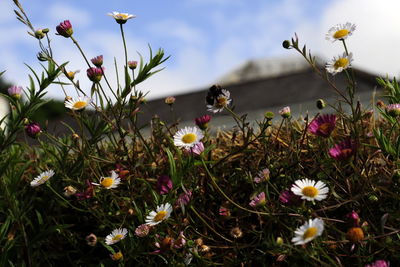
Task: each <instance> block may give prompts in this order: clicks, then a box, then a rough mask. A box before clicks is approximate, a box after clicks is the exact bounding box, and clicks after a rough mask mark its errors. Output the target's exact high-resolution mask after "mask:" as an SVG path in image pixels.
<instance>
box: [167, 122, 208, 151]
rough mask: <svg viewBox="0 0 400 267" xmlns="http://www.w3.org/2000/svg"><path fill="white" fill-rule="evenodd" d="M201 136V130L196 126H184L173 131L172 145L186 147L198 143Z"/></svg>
mask: <svg viewBox="0 0 400 267" xmlns="http://www.w3.org/2000/svg"><path fill="white" fill-rule="evenodd" d="M203 137H204V135H203V132H202V131H201V130H200V129H199V128H198V127H196V126H194V127H185V128H183V129H180V130H179V131H178V132H176V133H175V135H174V145H175V146H178V147H183V148H186V149H188V148H191V147H193V146H194V145H196V144H197V143H199V142H200V140H201V139H202V138H203Z"/></svg>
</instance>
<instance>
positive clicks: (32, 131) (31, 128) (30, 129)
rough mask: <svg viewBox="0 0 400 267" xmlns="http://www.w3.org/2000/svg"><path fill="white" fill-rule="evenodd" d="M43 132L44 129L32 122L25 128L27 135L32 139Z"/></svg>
mask: <svg viewBox="0 0 400 267" xmlns="http://www.w3.org/2000/svg"><path fill="white" fill-rule="evenodd" d="M41 131H42V129H41V128H40V125H39V123H37V122H31V123H29V124H28V125H26V126H25V132H26V134H27V135H28V136H30V137H32V138H36V137H37V136H38V135H39V134H40V132H41Z"/></svg>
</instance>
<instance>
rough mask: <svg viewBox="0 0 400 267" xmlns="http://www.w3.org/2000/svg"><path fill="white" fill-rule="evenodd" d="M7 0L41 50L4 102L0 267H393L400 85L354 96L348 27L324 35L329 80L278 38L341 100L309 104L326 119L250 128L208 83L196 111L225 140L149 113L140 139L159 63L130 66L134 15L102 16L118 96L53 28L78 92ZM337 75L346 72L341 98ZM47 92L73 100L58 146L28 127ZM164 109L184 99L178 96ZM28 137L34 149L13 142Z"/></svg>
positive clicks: (67, 31) (155, 58)
mask: <svg viewBox="0 0 400 267" xmlns="http://www.w3.org/2000/svg"><path fill="white" fill-rule="evenodd" d="M14 3H15V5H16V10H15V13H16V15H17V18H18V20H20V21H21V22H22V23H24V24H25V25H26V26H27V27H28V28H29V30H30V31H29V33H30V34H31V35H32V36H33V37H34V38H36V39H37V40H38V44H39V47H40V49H41V51H40V53H39V54H38V59H39V60H40V61H41V62H42V63H43V68H44V71H43V72H42V73H41V74H39V73H37V71H35V70H33V69H32V68H31V69H30V70H31V74H30V75H29V80H30V86H29V87H28V88H26V89H23V88H21V87H18V86H12V87H10V88H9V90H8V94H4V97H7V99H8V100H9V101H10V105H11V107H12V108H11V113H10V115H9V116H8V118H7V119H6V121H5V122H6V125H7V126H6V127H5V129H3V130H1V131H0V178H1V179H0V181H1V182H0V251H1V253H0V266H56V265H59V266H112V265H119V266H152V265H153V266H158V265H164V264H165V265H171V266H185V265H193V266H197V265H198V266H201V265H213V266H214V265H216V266H218V265H227V266H365V265H367V264H369V265H367V266H389V262H390V263H391V265H392V266H396V265H397V264H400V258H399V256H398V254H397V253H396V252H397V251H398V250H399V246H400V240H399V233H400V228H399V221H400V213H399V208H400V207H399V206H400V198H399V196H400V195H399V193H400V184H399V178H400V161H399V155H400V135H399V128H400V127H399V118H400V104H399V103H400V88H399V84H398V83H397V81H396V80H389V79H378V82H379V84H380V85H381V86H382V87H383V89H384V90H385V95H384V99H383V101H379V102H378V103H377V104H376V106H375V109H374V110H365V109H364V108H363V107H362V105H361V104H360V103H359V102H357V101H355V94H356V92H357V83H356V77H355V76H354V73H353V71H352V69H351V62H352V60H353V58H352V57H353V56H352V54H351V53H349V52H348V49H347V46H346V41H347V39H348V38H351V35H352V33H353V32H354V31H355V26H354V25H352V24H350V23H347V24H345V25H337V26H335V27H333V28H332V29H331V30H330V31H329V32H328V35H327V38H328V39H329V40H331V41H334V42H335V41H337V42H336V43H335V45H337V44H338V43H339V44H340V43H342V44H343V47H344V53H343V55H340V56H338V57H335V58H333V60H332V61H331V62H328V64H327V66H326V69H324V70H321V69H320V68H319V67H318V66H317V65H316V64H315V59H314V58H313V56H312V55H311V54H310V52H309V51H308V50H307V49H306V47H305V46H304V47H302V48H301V47H300V46H299V40H298V37H297V36H295V37H294V38H293V39H291V40H290V41H285V42H284V43H283V46H284V48H287V49H292V50H295V51H297V52H299V53H301V54H302V55H303V56H304V58H305V60H307V61H308V62H309V63H310V66H311V67H312V68H313V69H314V70H315V71H316V72H317V73H318V74H319V75H320V76H321V78H322V79H325V80H326V81H327V83H328V84H329V85H330V86H331V88H332V90H335V91H336V92H337V93H338V96H339V97H340V100H339V101H338V102H336V103H325V102H324V101H323V100H318V101H317V106H318V107H319V108H320V112H321V113H323V112H324V108H325V106H326V105H329V106H330V107H331V108H333V109H334V110H335V113H334V114H320V113H318V114H315V115H313V116H310V117H305V118H301V119H294V118H292V116H291V114H290V108H289V107H285V108H283V109H282V110H280V111H279V115H280V116H281V118H278V119H277V118H275V119H274V114H273V113H272V112H266V113H265V116H264V117H263V118H260V119H259V121H257V122H255V123H250V122H248V121H247V120H246V116H245V115H239V114H236V113H235V111H234V109H233V108H232V106H231V98H230V92H229V91H227V90H226V89H223V88H221V87H220V86H218V85H215V86H213V87H211V88H210V90H209V91H208V93H207V96H206V99H205V100H206V104H205V113H206V109H207V110H208V111H209V112H212V113H217V112H226V113H228V114H230V115H231V117H232V120H234V121H235V123H236V124H237V125H236V126H235V127H234V128H233V129H232V130H230V131H220V132H218V133H216V134H211V132H212V131H211V130H212V129H210V124H209V122H210V120H212V118H211V116H209V115H205V116H203V117H200V118H196V119H195V118H194V119H195V121H194V124H193V126H192V127H185V128H181V127H180V126H179V122H174V123H173V124H167V123H165V122H163V121H160V119H159V118H154V119H153V120H152V121H151V122H149V126H148V127H149V129H150V134H149V135H148V136H144V135H143V130H142V128H143V125H138V123H137V119H138V117H139V116H141V111H140V110H141V107H142V106H143V105H145V101H144V97H145V94H144V93H143V92H140V91H138V90H137V89H136V85H137V84H139V83H140V82H142V81H144V80H146V79H147V78H149V77H150V76H151V75H153V74H155V73H157V72H158V71H159V70H160V65H161V64H162V63H163V62H165V61H166V60H167V57H165V56H164V52H163V50H161V49H160V50H158V51H157V52H156V53H155V54H153V53H152V51H151V49H150V56H149V61H148V62H147V63H145V61H144V60H143V59H141V60H140V61H139V62H136V61H128V51H127V46H126V44H125V38H124V31H123V29H124V28H123V27H124V25H125V23H126V22H127V21H128V20H129V19H131V18H134V16H133V15H129V14H125V13H118V12H114V13H111V14H110V16H112V17H113V18H114V19H115V21H116V22H117V24H118V26H119V27H120V31H121V36H122V41H123V47H124V51H125V59H124V60H125V61H124V65H123V68H122V70H123V77H122V78H121V79H119V81H121V82H122V85H120V86H119V87H118V88H113V87H112V86H111V85H110V83H109V81H108V79H107V71H106V70H105V69H104V68H103V67H102V64H103V57H102V56H97V57H94V58H93V59H92V60H90V61H89V60H88V59H87V56H86V55H85V53H84V52H83V49H82V48H81V47H80V46H79V43H78V41H77V40H76V39H74V37H73V31H74V30H79V29H75V28H73V27H72V24H71V22H70V21H64V22H62V23H60V25H58V26H57V28H56V30H57V33H58V35H60V37H58V38H66V41H72V42H71V45H75V46H76V47H77V49H78V50H79V51H80V52H81V54H82V56H83V57H84V59H85V61H86V63H87V65H88V66H87V67H88V69H87V76H88V78H89V79H90V80H91V81H92V82H93V86H92V88H91V93H90V95H87V94H85V92H84V90H82V89H81V88H80V85H79V82H78V81H76V80H75V77H74V73H73V72H71V71H68V63H59V62H56V61H55V59H54V57H53V53H54V50H53V48H52V46H51V41H50V38H49V34H50V31H49V29H36V28H35V27H34V26H33V25H32V24H31V22H30V21H29V19H28V16H27V14H26V13H25V11H24V10H23V8H22V6H21V5H20V3H19V2H18V0H14ZM332 75H345V76H346V78H347V81H348V86H347V88H337V87H336V85H335V84H334V82H333V80H332V79H331V77H332ZM50 84H58V85H59V86H61V87H65V86H72V87H73V88H75V90H76V96H69V95H66V96H65V97H66V100H65V108H66V110H68V114H69V116H71V117H72V118H74V120H75V121H76V125H77V127H72V126H68V125H67V127H68V128H69V129H70V133H69V134H66V135H64V136H55V135H52V134H50V133H49V132H47V131H46V129H45V128H44V127H43V125H41V124H39V123H38V122H37V121H35V120H34V119H33V118H34V117H33V116H34V114H35V111H36V110H37V109H39V108H40V107H41V106H42V105H44V104H46V102H47V100H45V99H44V97H45V94H46V88H47V87H48V86H49V85H50ZM105 89H107V90H109V91H110V92H111V93H112V94H111V95H110V94H108V93H106V90H105ZM23 94H24V95H25V97H21V96H22V95H23ZM199 101H200V100H199ZM201 101H202V100H201ZM237 101H240V100H237ZM166 104H167V105H171V106H172V105H179V103H178V102H176V103H175V99H174V98H173V97H169V98H167V99H166ZM343 106H348V107H349V108H350V112H344V111H343V109H342V107H343ZM22 132H23V133H24V134H25V135H26V137H27V138H34V139H36V140H37V142H38V143H39V145H37V146H30V145H28V144H26V143H24V142H22V141H16V140H17V136H18V135H19V134H20V133H22Z"/></svg>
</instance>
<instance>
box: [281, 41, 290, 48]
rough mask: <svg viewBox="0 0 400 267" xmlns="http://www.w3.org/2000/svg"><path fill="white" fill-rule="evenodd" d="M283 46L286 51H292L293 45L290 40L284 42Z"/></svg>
mask: <svg viewBox="0 0 400 267" xmlns="http://www.w3.org/2000/svg"><path fill="white" fill-rule="evenodd" d="M282 46H283V48H285V49H290V46H291V43H290V41H289V40H285V41H283V42H282Z"/></svg>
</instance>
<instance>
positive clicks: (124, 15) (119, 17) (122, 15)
mask: <svg viewBox="0 0 400 267" xmlns="http://www.w3.org/2000/svg"><path fill="white" fill-rule="evenodd" d="M117 17H118V19H122V20H127V19H128V14H122V13H119V14H118V15H117Z"/></svg>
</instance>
